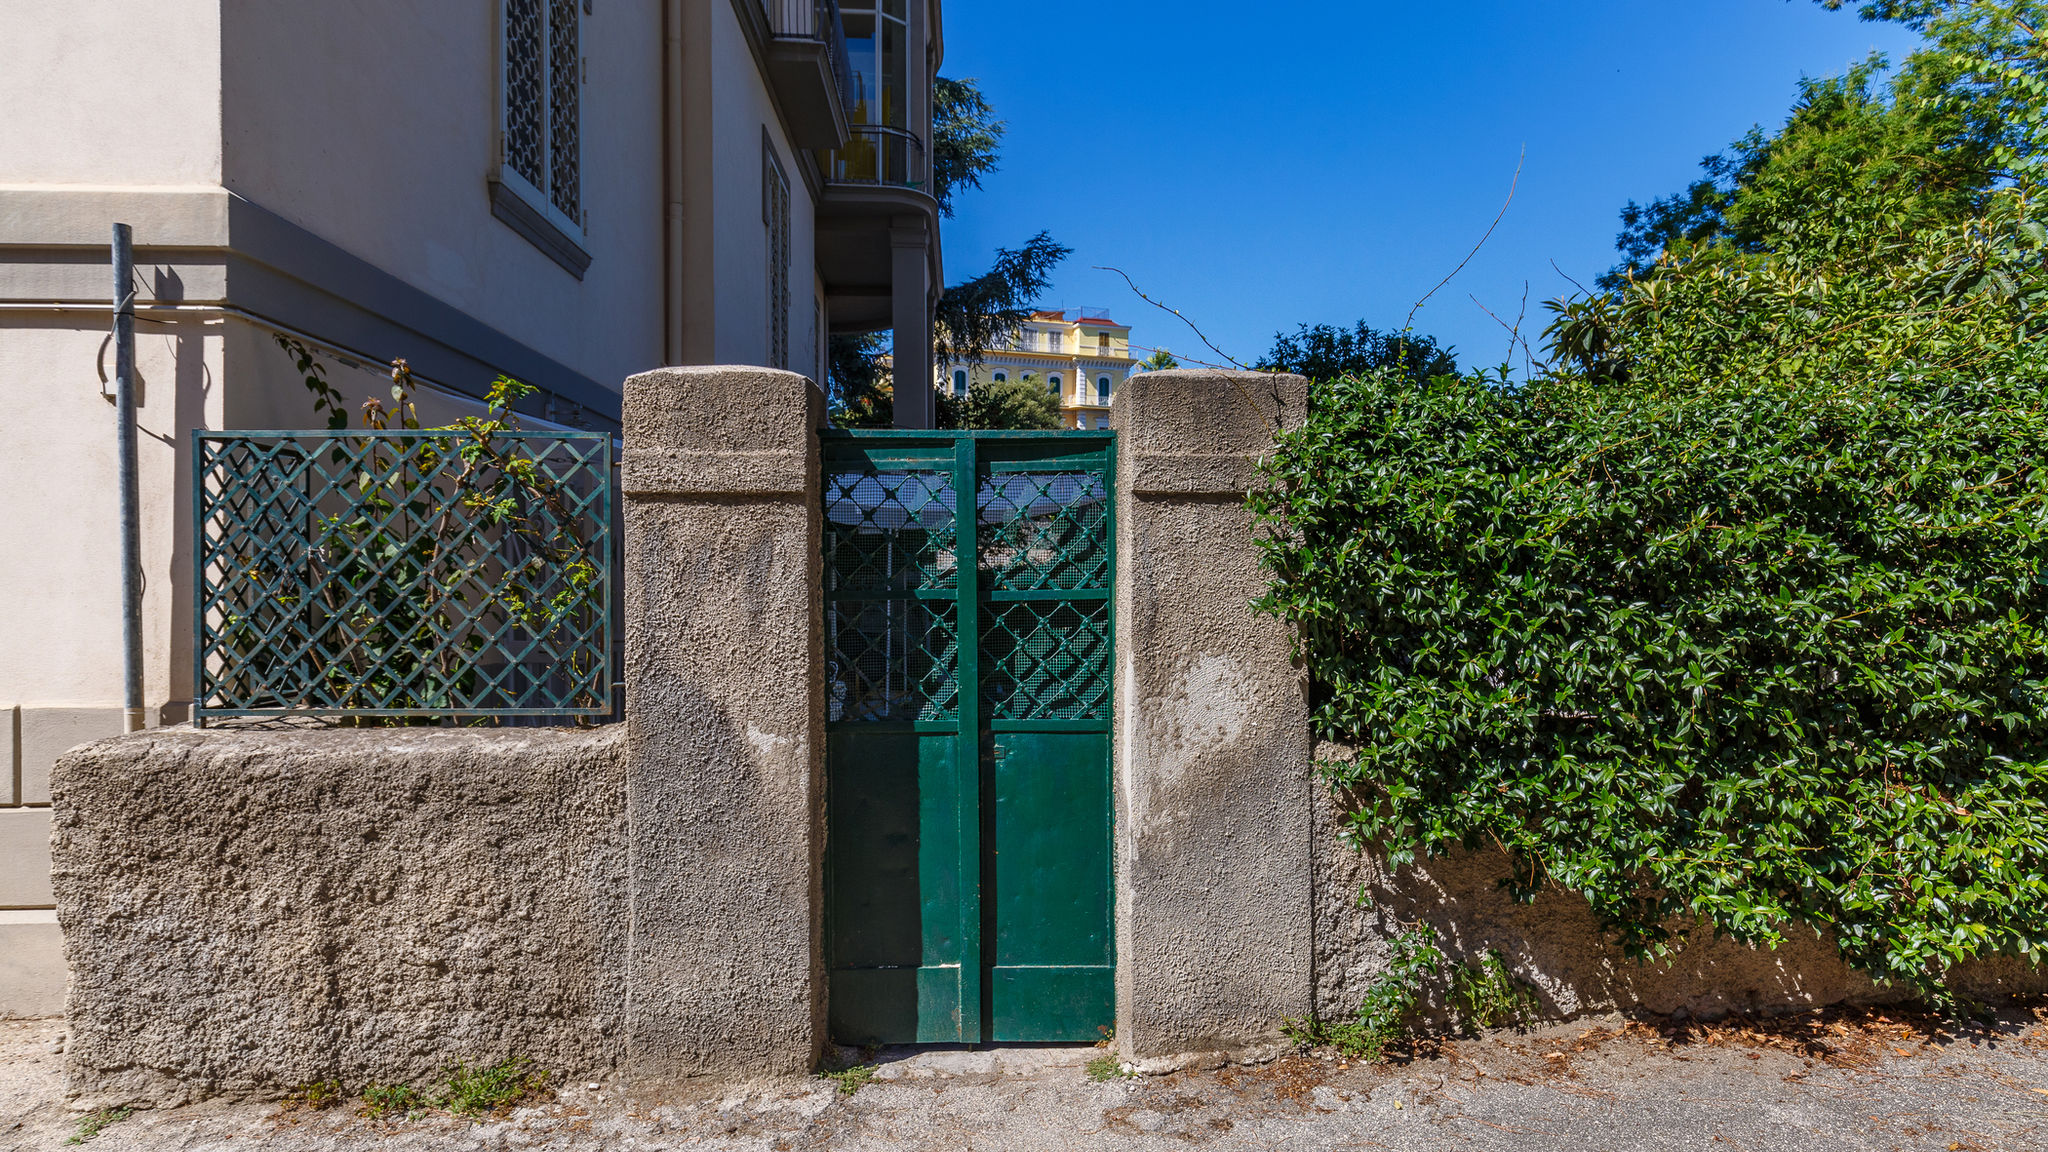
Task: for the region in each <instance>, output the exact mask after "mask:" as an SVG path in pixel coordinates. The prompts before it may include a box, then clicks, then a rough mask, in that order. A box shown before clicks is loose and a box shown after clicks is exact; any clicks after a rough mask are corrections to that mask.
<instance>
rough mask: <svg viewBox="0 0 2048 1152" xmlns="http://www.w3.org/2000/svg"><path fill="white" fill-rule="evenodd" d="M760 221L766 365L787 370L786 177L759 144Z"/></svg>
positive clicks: (767, 146)
mask: <svg viewBox="0 0 2048 1152" xmlns="http://www.w3.org/2000/svg"><path fill="white" fill-rule="evenodd" d="M761 222H762V223H763V224H766V225H767V226H768V364H769V366H770V367H773V368H782V369H785V370H786V369H788V367H789V177H788V176H787V175H786V174H784V172H783V171H782V161H780V160H778V159H776V156H775V145H774V144H773V143H771V142H770V141H769V140H767V139H766V138H765V137H764V138H763V139H762V141H761Z"/></svg>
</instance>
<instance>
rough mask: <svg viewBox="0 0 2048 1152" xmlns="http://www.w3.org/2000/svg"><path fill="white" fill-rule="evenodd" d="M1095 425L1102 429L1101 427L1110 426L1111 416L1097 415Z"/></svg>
mask: <svg viewBox="0 0 2048 1152" xmlns="http://www.w3.org/2000/svg"><path fill="white" fill-rule="evenodd" d="M1095 427H1096V428H1097V429H1098V430H1100V429H1103V428H1107V427H1109V417H1107V416H1097V417H1096V418H1095Z"/></svg>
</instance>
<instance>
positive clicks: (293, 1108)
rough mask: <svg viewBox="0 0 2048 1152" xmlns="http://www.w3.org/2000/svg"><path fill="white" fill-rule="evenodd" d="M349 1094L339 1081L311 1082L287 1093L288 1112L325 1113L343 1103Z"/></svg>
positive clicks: (286, 1109) (285, 1105)
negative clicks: (343, 1089)
mask: <svg viewBox="0 0 2048 1152" xmlns="http://www.w3.org/2000/svg"><path fill="white" fill-rule="evenodd" d="M347 1095H348V1093H346V1092H344V1091H342V1088H341V1082H340V1081H339V1080H309V1081H307V1082H306V1083H304V1084H301V1085H299V1086H298V1087H296V1088H294V1089H292V1090H291V1091H290V1092H287V1093H285V1097H284V1110H285V1111H286V1112H324V1111H326V1110H327V1109H329V1108H332V1107H334V1106H335V1105H337V1104H340V1103H341V1102H342V1099H343V1098H344V1097H346V1096H347Z"/></svg>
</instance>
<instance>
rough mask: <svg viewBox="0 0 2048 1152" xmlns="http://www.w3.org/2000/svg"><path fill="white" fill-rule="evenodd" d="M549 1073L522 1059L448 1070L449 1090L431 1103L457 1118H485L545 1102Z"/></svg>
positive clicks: (516, 1058) (463, 1066)
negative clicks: (526, 1104) (541, 1101)
mask: <svg viewBox="0 0 2048 1152" xmlns="http://www.w3.org/2000/svg"><path fill="white" fill-rule="evenodd" d="M547 1094H548V1074H547V1073H546V1072H543V1071H540V1070H538V1069H536V1068H535V1067H534V1066H533V1061H531V1060H527V1059H524V1058H522V1057H514V1058H512V1059H509V1060H501V1061H499V1062H498V1063H496V1064H490V1065H478V1066H475V1067H471V1066H469V1065H466V1064H457V1065H456V1066H454V1067H453V1068H450V1069H449V1070H448V1088H447V1090H446V1091H445V1092H443V1093H442V1094H440V1095H439V1096H436V1097H434V1098H433V1099H432V1100H431V1101H430V1103H431V1104H433V1105H434V1106H435V1107H438V1108H445V1109H447V1110H448V1111H450V1112H453V1113H454V1114H455V1115H457V1116H469V1117H475V1116H484V1115H493V1114H499V1113H503V1112H506V1111H509V1110H511V1109H512V1108H514V1107H517V1106H518V1105H520V1104H522V1103H525V1102H527V1101H529V1100H542V1099H546V1098H547Z"/></svg>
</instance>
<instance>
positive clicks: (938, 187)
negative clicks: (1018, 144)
mask: <svg viewBox="0 0 2048 1152" xmlns="http://www.w3.org/2000/svg"><path fill="white" fill-rule="evenodd" d="M1007 131H1008V128H1007V126H1005V125H1004V123H1003V122H1002V121H1001V120H998V119H996V113H995V109H994V108H992V107H990V105H989V102H988V101H987V100H986V99H985V98H983V96H982V94H981V85H980V83H979V82H978V81H976V80H974V79H973V78H972V77H969V78H968V79H965V80H954V79H951V78H949V77H945V76H940V77H938V78H937V79H935V80H933V81H932V184H933V189H932V192H933V195H934V196H935V197H937V199H938V201H939V211H940V212H943V213H944V214H946V215H947V216H951V215H952V214H953V193H954V192H956V191H958V190H960V189H962V188H980V187H981V178H982V176H983V175H984V174H986V173H988V172H992V171H994V170H995V167H996V160H997V157H998V156H999V154H1000V153H1001V150H1002V143H1003V134H1004V133H1005V132H1007Z"/></svg>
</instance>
